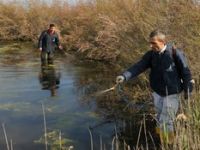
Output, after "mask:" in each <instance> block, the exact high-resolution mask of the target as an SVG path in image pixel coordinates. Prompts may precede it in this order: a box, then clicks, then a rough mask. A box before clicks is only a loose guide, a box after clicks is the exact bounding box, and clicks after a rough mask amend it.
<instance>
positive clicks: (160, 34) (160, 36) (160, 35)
mask: <svg viewBox="0 0 200 150" xmlns="http://www.w3.org/2000/svg"><path fill="white" fill-rule="evenodd" d="M154 37H158V39H160V40H162V41H166V35H165V33H164V32H163V31H161V30H154V31H152V32H151V33H150V35H149V38H150V39H151V38H154Z"/></svg>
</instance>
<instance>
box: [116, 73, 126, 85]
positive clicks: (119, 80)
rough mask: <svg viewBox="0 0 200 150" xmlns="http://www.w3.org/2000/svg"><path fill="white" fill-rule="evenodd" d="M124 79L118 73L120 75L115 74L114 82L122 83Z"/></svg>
mask: <svg viewBox="0 0 200 150" xmlns="http://www.w3.org/2000/svg"><path fill="white" fill-rule="evenodd" d="M124 81H125V77H124V76H122V75H120V76H117V78H116V83H117V84H120V83H123V82H124Z"/></svg>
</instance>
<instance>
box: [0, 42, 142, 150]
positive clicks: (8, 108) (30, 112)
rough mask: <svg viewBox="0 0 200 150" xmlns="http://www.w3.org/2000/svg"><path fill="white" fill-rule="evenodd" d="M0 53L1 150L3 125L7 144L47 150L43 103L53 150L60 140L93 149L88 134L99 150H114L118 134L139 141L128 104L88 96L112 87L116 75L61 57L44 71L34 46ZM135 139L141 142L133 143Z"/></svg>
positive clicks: (27, 149)
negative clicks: (127, 116)
mask: <svg viewBox="0 0 200 150" xmlns="http://www.w3.org/2000/svg"><path fill="white" fill-rule="evenodd" d="M6 48H7V50H5V49H6ZM2 51H3V52H2ZM0 54H1V56H0V85H1V86H0V123H1V128H0V149H1V150H6V140H5V135H4V132H3V128H2V125H3V124H4V126H5V130H6V134H7V138H8V142H9V143H11V142H12V145H13V148H14V149H15V150H44V149H45V144H44V138H43V135H44V120H43V118H44V117H43V116H44V115H43V111H42V104H43V106H44V110H45V117H46V126H47V135H48V136H49V137H48V145H49V149H59V146H60V144H59V135H61V136H60V137H61V139H62V146H63V147H65V149H68V148H69V146H71V147H73V149H76V150H90V149H91V137H90V134H89V129H90V131H91V133H92V140H93V145H94V149H95V150H96V149H100V148H101V147H102V148H105V149H111V147H112V141H113V138H114V136H115V135H116V133H117V132H120V134H121V135H122V137H126V136H127V134H128V135H130V134H131V135H133V134H134V135H135V136H136V137H137V135H138V133H137V134H136V131H137V132H138V130H139V128H138V130H136V129H134V131H132V128H133V127H132V126H133V123H130V124H132V125H130V124H129V123H127V121H124V120H123V115H127V114H122V113H121V112H120V110H124V108H126V106H127V105H126V104H124V102H121V101H116V99H117V96H115V94H113V95H112V96H111V95H109V94H105V95H104V96H100V97H98V98H96V97H88V96H87V95H88V93H90V94H92V93H94V92H96V91H98V90H103V89H106V88H110V87H112V86H113V83H114V80H115V79H114V78H115V75H114V74H113V73H112V70H111V71H109V70H110V69H105V67H103V66H101V65H100V66H101V67H99V65H96V64H93V63H92V62H88V63H81V62H79V63H75V61H73V62H72V61H69V58H67V57H65V56H62V57H61V55H58V56H56V59H55V60H54V64H53V65H49V66H43V67H42V66H41V64H40V59H39V53H38V52H36V50H33V48H32V47H31V46H30V45H29V46H27V45H23V46H19V44H17V46H16V44H14V45H12V46H10V45H8V44H3V45H1V47H0ZM113 77H114V78H113ZM113 93H114V92H113ZM110 99H111V100H110ZM108 100H109V101H108ZM122 103H123V104H122ZM118 110H119V111H118ZM121 115H122V116H121ZM132 120H133V119H132ZM128 122H130V119H129V121H128ZM133 122H134V123H135V124H136V122H135V121H133ZM127 124H128V125H127ZM135 126H137V125H135ZM127 128H128V129H127ZM130 130H131V132H129V131H130ZM134 132H135V133H134ZM122 133H123V134H122ZM129 137H130V136H129ZM134 140H135V141H137V139H131V141H134ZM100 143H101V144H100ZM9 145H10V144H9ZM63 149H64V148H63Z"/></svg>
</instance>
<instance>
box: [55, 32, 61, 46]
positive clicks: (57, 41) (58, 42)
mask: <svg viewBox="0 0 200 150" xmlns="http://www.w3.org/2000/svg"><path fill="white" fill-rule="evenodd" d="M55 38H56V39H55V44H56V45H57V46H59V45H60V39H59V36H58V34H57V33H56V37H55Z"/></svg>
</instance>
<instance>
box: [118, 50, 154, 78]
mask: <svg viewBox="0 0 200 150" xmlns="http://www.w3.org/2000/svg"><path fill="white" fill-rule="evenodd" d="M151 55H152V54H151V51H148V52H147V53H145V54H144V56H143V57H142V58H141V60H139V61H138V62H137V63H135V64H134V65H133V66H131V67H130V68H129V69H128V70H127V71H125V72H124V73H123V74H122V75H123V76H124V77H125V79H126V81H128V80H129V79H131V78H134V77H136V76H138V75H139V74H140V73H142V72H144V71H145V70H146V69H148V68H149V67H150V64H151Z"/></svg>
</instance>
